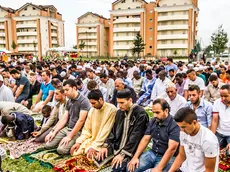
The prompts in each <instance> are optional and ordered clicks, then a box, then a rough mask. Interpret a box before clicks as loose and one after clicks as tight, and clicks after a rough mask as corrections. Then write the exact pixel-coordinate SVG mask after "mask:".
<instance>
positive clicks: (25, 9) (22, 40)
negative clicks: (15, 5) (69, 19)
mask: <svg viewBox="0 0 230 172" xmlns="http://www.w3.org/2000/svg"><path fill="white" fill-rule="evenodd" d="M0 8H1V13H0V22H1V23H2V22H4V29H5V45H3V46H2V47H3V48H6V49H7V50H10V51H14V52H21V53H25V52H26V53H33V54H35V55H37V56H39V57H41V56H44V55H46V51H47V50H48V49H49V48H52V47H58V46H64V44H65V43H64V42H65V39H64V21H63V20H62V15H61V14H60V13H58V11H57V9H56V8H55V7H54V6H53V5H47V6H42V5H34V4H32V3H26V4H25V5H23V6H22V7H20V8H19V9H17V10H7V8H5V7H0ZM8 9H9V8H8ZM6 14H7V15H6ZM0 29H1V25H0ZM0 31H1V30H0ZM0 35H1V33H0ZM0 39H1V37H0ZM13 41H14V42H15V44H16V45H17V47H16V49H13V48H12V46H11V45H12V42H13ZM0 42H1V41H0Z"/></svg>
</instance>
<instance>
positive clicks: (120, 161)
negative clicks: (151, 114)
mask: <svg viewBox="0 0 230 172" xmlns="http://www.w3.org/2000/svg"><path fill="white" fill-rule="evenodd" d="M131 94H132V93H131V91H130V90H129V89H124V90H121V91H118V92H117V103H118V106H119V110H118V111H117V114H116V118H115V124H114V126H113V129H112V131H111V133H110V135H109V137H108V138H107V139H106V141H105V144H104V145H103V147H104V148H102V149H101V150H100V152H99V154H98V157H97V159H98V160H103V161H107V160H110V159H111V160H112V167H113V172H126V169H127V164H128V162H129V161H130V159H131V158H132V156H133V155H134V153H135V151H136V149H137V146H138V144H139V142H140V140H141V138H142V137H143V135H144V133H145V130H146V128H147V126H148V115H147V113H146V112H145V110H144V109H143V108H142V107H140V106H138V105H135V104H133V102H132V98H131V97H132V95H131ZM104 158H105V159H104Z"/></svg>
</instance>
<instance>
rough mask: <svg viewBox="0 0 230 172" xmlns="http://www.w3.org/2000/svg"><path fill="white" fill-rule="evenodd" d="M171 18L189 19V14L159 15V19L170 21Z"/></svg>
mask: <svg viewBox="0 0 230 172" xmlns="http://www.w3.org/2000/svg"><path fill="white" fill-rule="evenodd" d="M170 20H173V21H174V20H188V15H187V14H186V15H168V16H158V21H170Z"/></svg>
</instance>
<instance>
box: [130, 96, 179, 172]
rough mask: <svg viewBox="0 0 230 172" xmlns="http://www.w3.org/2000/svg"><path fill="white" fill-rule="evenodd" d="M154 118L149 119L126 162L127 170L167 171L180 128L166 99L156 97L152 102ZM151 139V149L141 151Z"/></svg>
mask: <svg viewBox="0 0 230 172" xmlns="http://www.w3.org/2000/svg"><path fill="white" fill-rule="evenodd" d="M152 111H153V113H154V118H153V119H152V120H151V121H150V123H149V125H148V128H147V130H146V131H145V135H144V137H143V138H142V140H141V142H140V143H139V146H138V148H137V151H136V153H135V155H134V156H133V158H132V160H131V161H130V163H129V164H128V169H129V171H131V172H132V171H134V172H143V171H145V170H148V169H152V172H162V171H163V172H168V170H169V168H170V167H171V164H172V163H173V161H174V158H173V156H174V154H175V153H176V150H177V147H178V145H179V137H180V128H179V127H178V125H177V124H176V122H175V121H174V120H173V117H172V116H171V115H170V114H169V111H170V107H169V104H168V103H167V101H166V100H164V99H156V100H155V101H153V104H152ZM151 139H152V143H153V145H152V149H151V150H149V151H147V152H145V153H143V152H144V151H145V149H146V147H147V146H148V144H149V142H150V141H151Z"/></svg>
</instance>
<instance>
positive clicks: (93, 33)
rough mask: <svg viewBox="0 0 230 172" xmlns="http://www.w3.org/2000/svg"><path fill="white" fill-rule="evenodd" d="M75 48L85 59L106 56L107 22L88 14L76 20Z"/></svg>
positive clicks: (93, 14) (96, 15)
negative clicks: (78, 48)
mask: <svg viewBox="0 0 230 172" xmlns="http://www.w3.org/2000/svg"><path fill="white" fill-rule="evenodd" d="M76 30H77V34H76V35H77V47H79V46H80V45H81V44H84V46H82V48H81V46H80V50H81V55H82V56H85V57H87V56H88V57H91V56H106V55H107V53H108V48H109V42H108V40H109V20H108V19H106V18H104V17H103V16H100V15H98V14H96V13H91V12H88V13H86V14H84V15H82V16H81V17H79V18H78V23H77V24H76Z"/></svg>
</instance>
